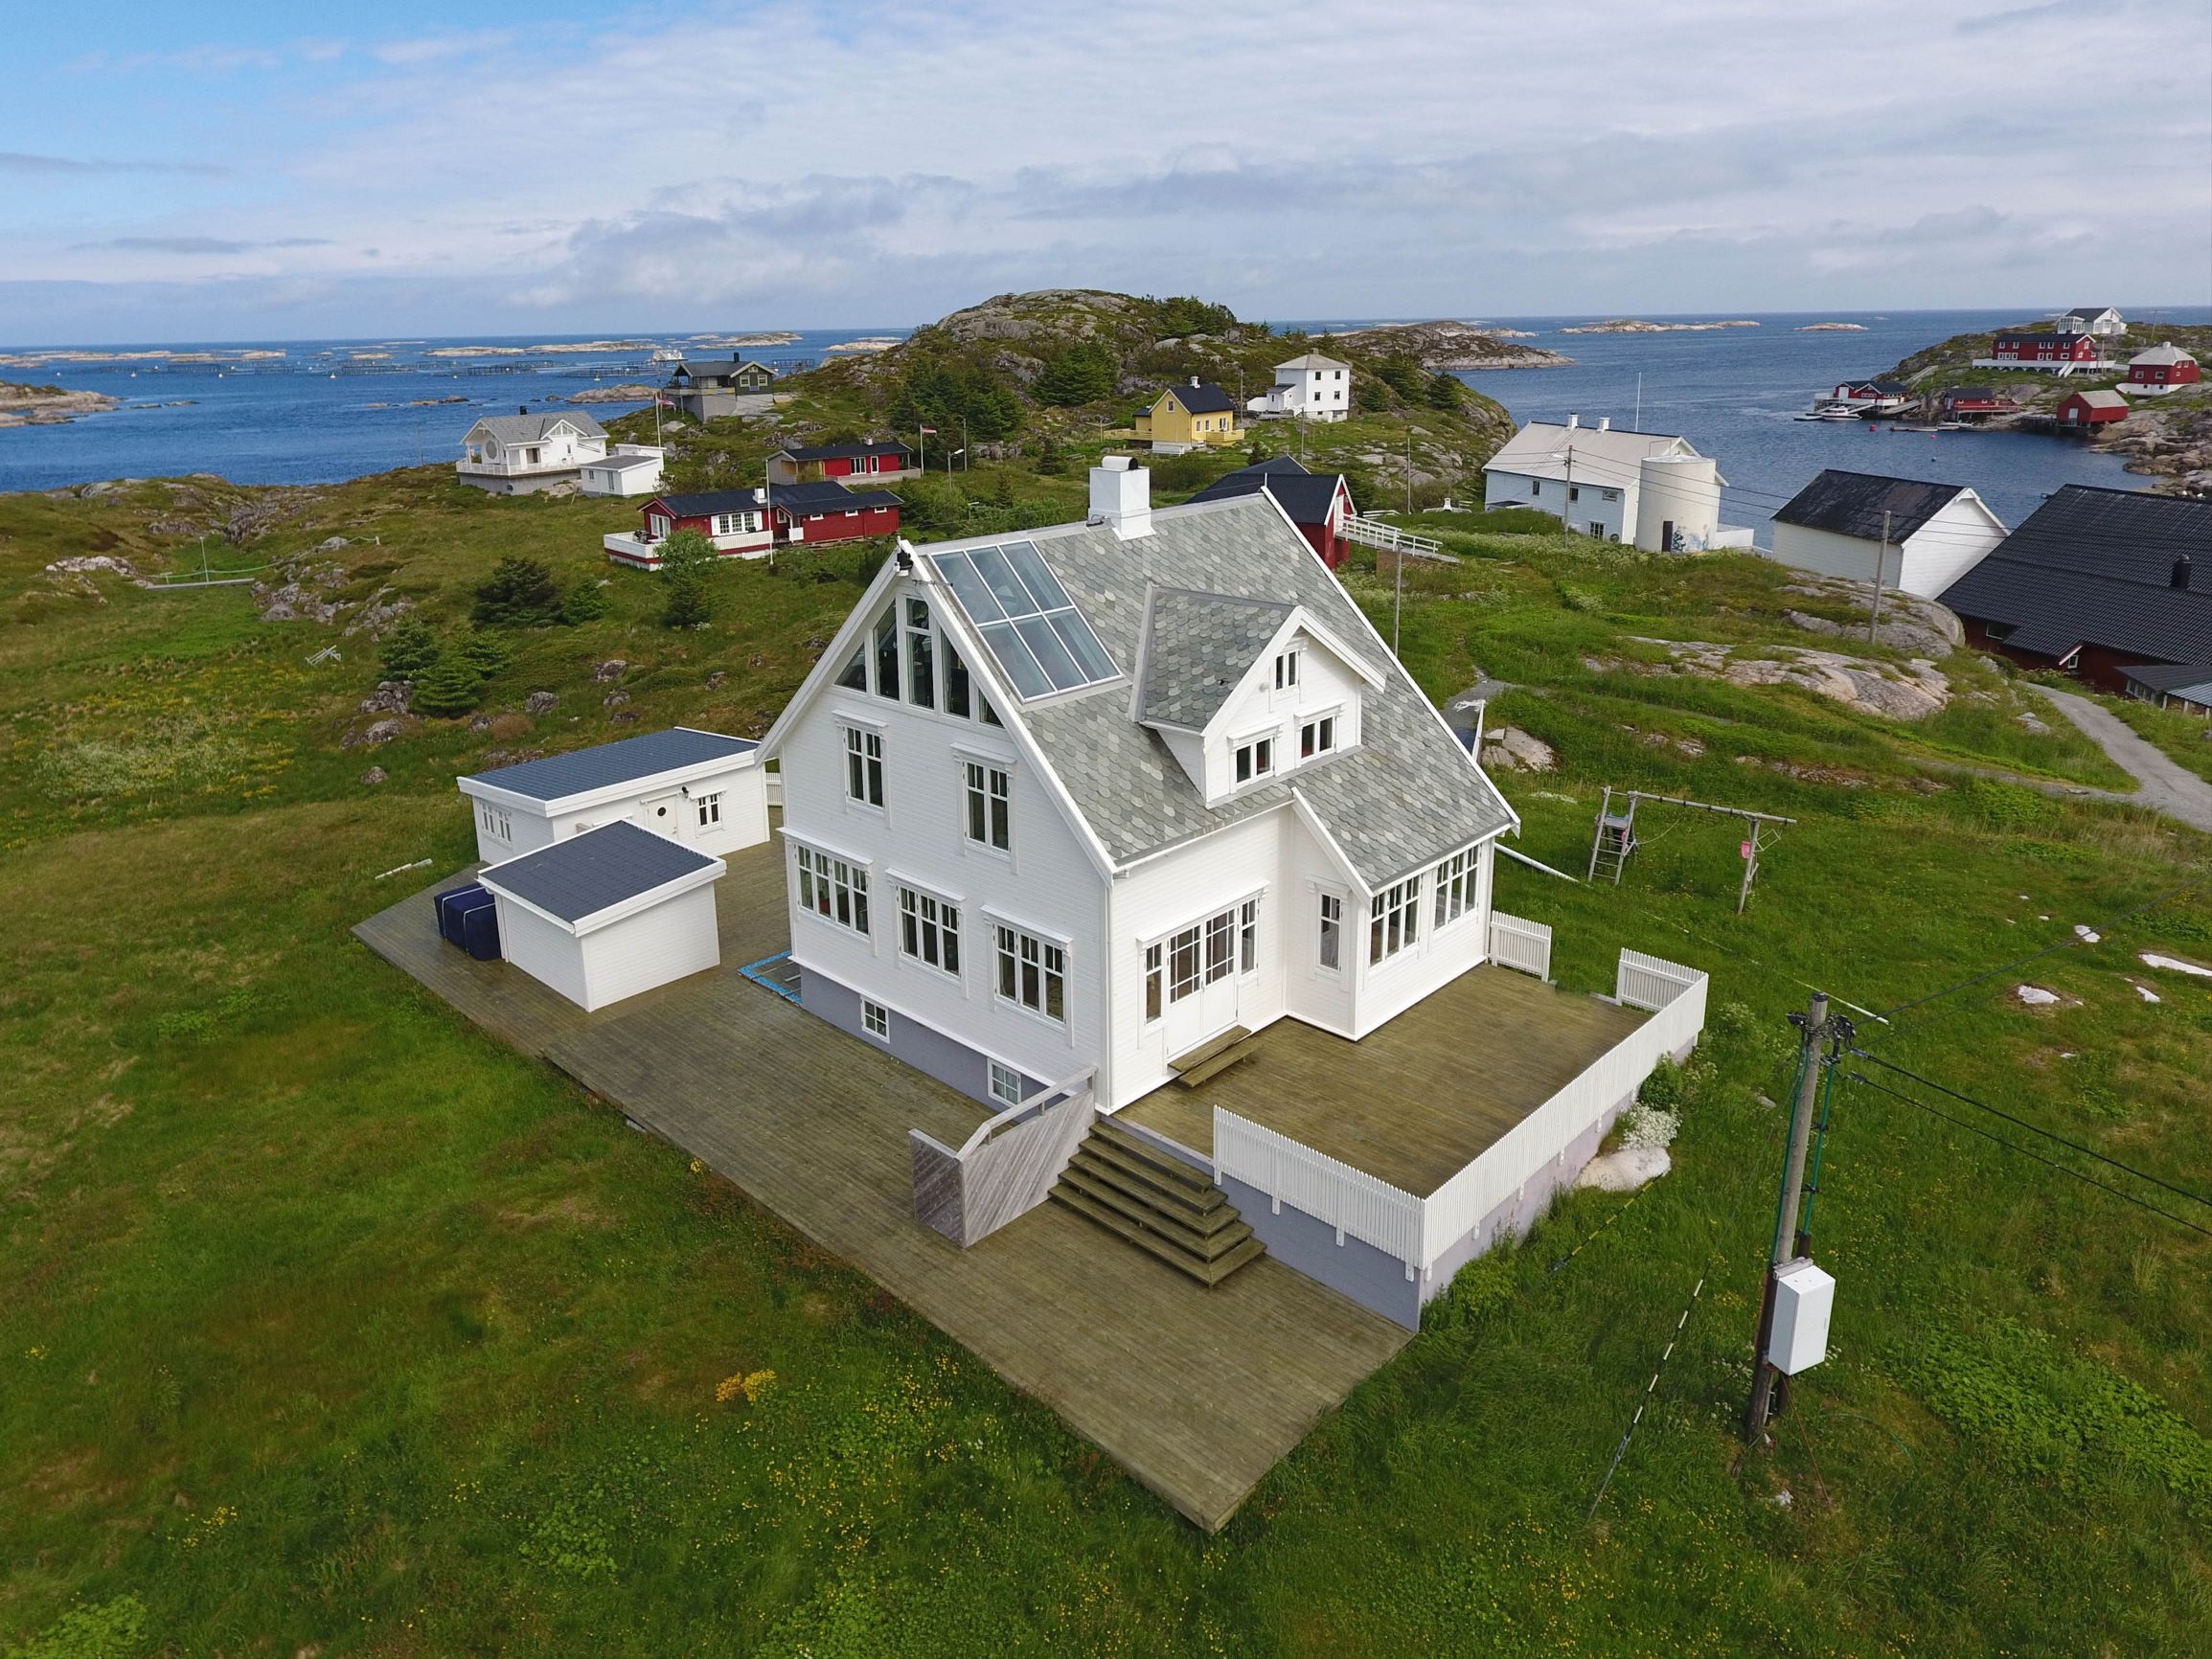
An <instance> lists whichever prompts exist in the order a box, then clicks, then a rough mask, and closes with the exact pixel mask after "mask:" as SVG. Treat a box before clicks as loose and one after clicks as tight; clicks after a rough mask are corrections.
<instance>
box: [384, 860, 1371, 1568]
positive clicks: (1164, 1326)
mask: <svg viewBox="0 0 2212 1659" xmlns="http://www.w3.org/2000/svg"><path fill="white" fill-rule="evenodd" d="M728 863H729V867H730V873H729V875H727V876H725V877H724V878H723V879H722V881H721V882H720V883H719V884H718V888H717V898H718V913H719V918H720V926H721V933H722V962H723V965H724V966H722V967H720V968H719V969H717V970H714V971H711V972H707V973H702V974H696V975H694V976H693V977H692V978H690V979H686V980H680V981H678V982H677V983H676V984H674V985H670V986H664V987H662V988H661V989H658V990H653V991H649V992H648V993H646V994H645V995H644V996H641V997H637V998H634V999H632V1000H631V1001H629V1002H626V1003H620V1004H617V1005H616V1006H615V1007H613V1008H610V1009H603V1010H601V1011H598V1012H596V1013H592V1014H586V1013H584V1012H582V1011H581V1010H579V1009H577V1008H576V1007H575V1006H574V1005H572V1004H570V1003H568V1002H566V1001H565V1000H563V999H562V998H561V997H559V995H557V994H556V993H555V992H553V991H551V990H549V989H546V988H545V987H543V986H541V985H539V984H538V983H537V982H536V981H535V980H533V979H531V978H530V977H529V976H527V975H526V974H524V973H522V972H521V971H520V970H519V969H517V968H515V967H513V966H512V965H511V964H508V963H503V962H492V963H483V962H472V961H470V960H469V959H468V958H467V957H466V956H464V955H462V953H461V952H459V951H457V950H454V949H452V948H451V947H450V946H447V945H445V944H444V943H440V941H439V939H438V937H437V933H436V930H435V925H434V921H433V918H432V914H431V906H430V900H429V898H428V897H427V893H424V894H417V895H414V896H412V897H410V898H405V899H402V900H401V901H400V902H399V903H398V904H396V905H394V906H393V907H392V908H391V909H389V910H386V911H384V912H382V913H381V914H379V915H377V916H375V917H372V918H371V919H370V920H367V921H364V922H362V923H361V924H360V925H359V926H358V927H356V928H355V929H354V932H355V934H356V935H358V936H359V937H360V939H361V940H362V941H363V943H366V944H368V945H369V946H370V948H371V949H373V950H375V951H376V953H377V954H378V955H380V956H383V957H384V958H385V959H386V960H388V961H390V962H392V963H393V964H394V965H396V966H399V967H400V968H401V969H403V970H404V971H406V972H407V973H409V974H411V975H413V976H414V977H415V978H416V979H418V980H420V981H421V982H422V984H423V985H425V986H427V987H428V988H429V989H432V990H434V991H436V992H437V993H438V994H439V995H441V996H443V997H444V998H445V1000H446V1001H448V1002H449V1003H451V1004H452V1005H453V1006H454V1007H455V1008H456V1009H458V1010H459V1011H461V1012H462V1013H464V1014H465V1015H467V1017H468V1018H469V1019H471V1020H473V1021H475V1022H476V1023H477V1024H478V1025H480V1026H482V1027H484V1028H485V1029H486V1030H487V1031H489V1032H490V1033H492V1034H495V1035H497V1036H499V1037H501V1038H502V1039H504V1040H506V1041H508V1042H511V1043H513V1044H514V1045H515V1046H516V1047H518V1048H520V1049H522V1050H523V1051H524V1052H526V1053H529V1054H534V1055H539V1056H542V1057H545V1058H546V1059H548V1060H550V1061H551V1062H552V1063H553V1064H555V1065H558V1066H559V1067H560V1068H561V1070H563V1071H565V1072H567V1073H569V1074H570V1075H571V1076H573V1077H575V1078H576V1079H577V1080H578V1081H579V1082H581V1083H582V1085H583V1086H584V1087H586V1088H588V1089H590V1090H592V1091H593V1092H594V1093H596V1094H598V1095H600V1096H602V1097H603V1098H604V1099H605V1100H607V1101H609V1102H613V1103H615V1104H616V1105H618V1106H620V1108H621V1109H622V1110H623V1111H624V1112H626V1113H627V1114H628V1115H629V1116H630V1117H631V1118H633V1119H635V1120H636V1121H637V1122H638V1123H640V1124H643V1125H646V1126H647V1127H649V1128H650V1129H652V1130H653V1131H655V1132H656V1133H658V1134H660V1135H662V1136H664V1137H666V1138H667V1139H668V1140H670V1141H672V1142H673V1143H674V1144H675V1145H676V1146H678V1147H680V1148H683V1149H684V1150H685V1151H687V1152H688V1153H690V1154H691V1155H692V1156H694V1157H696V1158H699V1159H701V1160H702V1161H704V1162H705V1163H707V1164H709V1165H711V1166H712V1167H713V1168H714V1169H715V1170H718V1171H719V1172H720V1173H721V1174H723V1175H726V1176H727V1177H728V1178H729V1179H730V1180H732V1181H734V1182H735V1183H736V1184H737V1185H738V1186H739V1187H741V1189H743V1190H744V1192H745V1193H747V1194H748V1195H750V1196H751V1197H752V1198H754V1199H755V1200H756V1201H757V1202H759V1203H760V1204H762V1205H763V1206H764V1207H765V1208H767V1209H768V1210H770V1211H772V1212H774V1213H775V1214H776V1215H777V1216H781V1217H782V1218H783V1219H784V1220H785V1221H787V1222H788V1223H789V1224H790V1225H792V1226H794V1227H796V1228H798V1229H799V1230H800V1231H801V1232H803V1233H805V1234H806V1235H807V1236H808V1237H810V1239H814V1240H815V1241H816V1242H817V1243H819V1244H820V1245H822V1246H823V1247H824V1248H825V1249H827V1250H829V1251H831V1252H832V1253H833V1254H835V1255H837V1256H840V1257H842V1258H844V1259H845V1260H846V1261H851V1262H852V1263H853V1264H854V1265H855V1267H857V1268H859V1269H860V1270H861V1271H862V1272H864V1273H866V1274H868V1275H869V1276H870V1277H871V1278H873V1279H874V1280H876V1282H877V1283H878V1284H881V1285H883V1286H884V1287H885V1288H886V1289H888V1290H890V1291H891V1292H892V1293H893V1294H894V1295H896V1296H898V1297H900V1298H901V1300H902V1301H904V1302H905V1303H906V1304H907V1305H908V1306H909V1307H913V1308H914V1309H915V1310H916V1311H917V1312H919V1313H920V1314H921V1315H922V1316H923V1317H924V1318H925V1319H927V1320H929V1321H930V1322H931V1323H932V1324H934V1325H936V1326H937V1327H938V1329H941V1330H943V1331H945V1332H946V1334H947V1335H949V1336H950V1337H952V1338H953V1339H954V1340H955V1341H957V1342H959V1343H961V1344H963V1345H964V1346H966V1347H967V1348H968V1349H969V1350H970V1351H971V1352H974V1353H975V1354H976V1355H977V1356H978V1357H980V1358H981V1359H983V1360H984V1361H985V1362H986V1363H988V1364H989V1365H990V1366H991V1367H992V1369H993V1370H995V1371H996V1372H997V1373H998V1374H999V1375H1001V1376H1002V1377H1004V1378H1005V1379H1006V1380H1007V1381H1008V1382H1010V1383H1012V1384H1013V1385H1014V1386H1015V1388H1018V1389H1020V1390H1021V1391H1022V1392H1024V1393H1026V1394H1029V1395H1031V1396H1033V1397H1035V1398H1038V1399H1039V1400H1042V1401H1043V1402H1044V1403H1045V1404H1047V1405H1049V1406H1051V1407H1052V1408H1053V1409H1054V1410H1055V1411H1057V1412H1059V1413H1060V1416H1061V1418H1062V1419H1063V1420H1066V1422H1067V1423H1068V1424H1069V1426H1071V1427H1072V1428H1074V1429H1075V1431H1076V1432H1077V1433H1078V1434H1081V1435H1083V1437H1085V1438H1086V1439H1088V1440H1091V1441H1093V1442H1095V1443H1097V1444H1098V1445H1099V1446H1100V1447H1101V1448H1103V1449H1104V1450H1105V1451H1106V1453H1107V1454H1108V1455H1109V1456H1111V1457H1112V1458H1113V1459H1114V1460H1115V1462H1117V1463H1119V1464H1120V1465H1121V1466H1123V1467H1124V1468H1126V1469H1128V1470H1129V1473H1130V1474H1132V1475H1134V1476H1135V1477H1136V1478H1137V1479H1138V1480H1139V1481H1141V1482H1142V1483H1143V1484H1144V1485H1145V1486H1147V1487H1149V1488H1150V1489H1152V1491H1154V1492H1156V1493H1158V1494H1159V1496H1160V1497H1162V1498H1163V1499H1165V1500H1166V1501H1167V1502H1168V1503H1170V1504H1172V1505H1173V1506H1174V1508H1175V1509H1176V1510H1178V1511H1181V1512H1182V1513H1183V1514H1184V1515H1186V1516H1188V1517H1189V1518H1190V1519H1191V1520H1193V1521H1195V1522H1196V1523H1197V1524H1198V1525H1199V1526H1201V1527H1203V1528H1205V1529H1207V1530H1208V1531H1212V1530H1213V1529H1215V1528H1218V1527H1220V1525H1221V1524H1222V1523H1223V1522H1224V1521H1226V1520H1227V1519H1228V1518H1229V1516H1230V1515H1231V1514H1233V1513H1234V1512H1235V1511H1236V1510H1237V1507H1238V1506H1239V1505H1240V1504H1242V1503H1243V1500H1244V1498H1245V1497H1246V1495H1247V1494H1248V1493H1249V1492H1250V1491H1251V1489H1252V1488H1253V1487H1254V1486H1256V1485H1257V1484H1258V1483H1259V1481H1260V1480H1261V1478H1262V1477H1263V1476H1265V1475H1266V1472H1267V1471H1268V1469H1270V1468H1272V1467H1273V1466H1274V1465H1275V1464H1276V1463H1277V1462H1278V1461H1279V1460H1280V1459H1281V1458H1283V1457H1284V1456H1285V1455H1286V1454H1288V1452H1289V1451H1290V1450H1291V1449H1292V1448H1293V1447H1295V1446H1296V1445H1297V1443H1299V1441H1301V1440H1302V1439H1304V1438H1305V1436H1306V1434H1307V1432H1308V1431H1309V1430H1310V1429H1311V1427H1312V1426H1313V1424H1314V1422H1315V1421H1317V1420H1319V1419H1320V1418H1321V1416H1322V1415H1323V1414H1324V1413H1326V1412H1328V1411H1330V1410H1332V1409H1333V1408H1334V1407H1335V1406H1336V1405H1337V1404H1338V1403H1339V1402H1341V1401H1342V1399H1343V1398H1344V1397H1345V1396H1346V1395H1348V1394H1349V1393H1351V1391H1352V1390H1353V1389H1354V1388H1356V1387H1357V1386H1358V1384H1359V1383H1360V1382H1361V1381H1362V1380H1364V1379H1365V1378H1366V1377H1367V1376H1368V1375H1371V1374H1372V1373H1373V1372H1374V1371H1376V1370H1377V1369H1378V1368H1379V1367H1380V1366H1381V1365H1383V1364H1384V1363H1385V1362H1386V1361H1388V1360H1389V1359H1390V1357H1391V1356H1392V1355H1393V1354H1395V1353H1396V1352H1398V1350H1399V1349H1400V1348H1401V1347H1402V1346H1403V1345H1404V1344H1405V1342H1406V1341H1407V1340H1409V1334H1410V1333H1409V1332H1407V1331H1405V1330H1404V1329H1402V1328H1400V1327H1399V1326H1397V1325H1394V1324H1392V1323H1391V1322H1390V1321H1388V1320H1386V1319H1383V1318H1382V1317H1380V1315H1378V1314H1374V1313H1370V1312H1368V1311H1367V1310H1366V1309H1365V1308H1363V1307H1358V1306H1357V1305H1356V1304H1354V1303H1352V1302H1351V1301H1349V1300H1347V1299H1346V1298H1344V1297H1341V1296H1338V1295H1337V1294H1336V1293H1335V1292H1334V1291H1331V1290H1328V1289H1325V1288H1323V1287H1322V1286H1321V1285H1319V1284H1315V1283H1314V1282H1313V1281H1311V1280H1310V1279H1307V1278H1306V1277H1304V1276H1303V1275H1301V1274H1299V1273H1295V1272H1293V1271H1292V1270H1291V1269H1289V1268H1288V1267H1286V1266H1284V1265H1282V1263H1280V1262H1278V1261H1274V1260H1273V1259H1272V1258H1267V1257H1262V1258H1261V1259H1260V1260H1257V1261H1252V1262H1251V1263H1250V1264H1249V1265H1248V1266H1246V1267H1244V1268H1243V1270H1242V1271H1239V1272H1237V1273H1236V1274H1235V1275H1234V1277H1232V1278H1229V1279H1227V1280H1226V1281H1225V1282H1223V1283H1221V1284H1219V1285H1217V1286H1216V1287H1214V1288H1212V1289H1208V1288H1206V1287H1205V1286H1204V1285H1203V1284H1198V1283H1195V1282H1194V1281H1193V1280H1191V1279H1189V1278H1186V1277H1185V1276H1184V1275H1183V1274H1181V1273H1179V1272H1177V1271H1176V1270H1175V1269H1174V1268H1173V1267H1171V1266H1169V1265H1168V1264H1167V1263H1166V1262H1164V1261H1158V1260H1155V1259H1154V1258H1153V1257H1152V1256H1150V1255H1148V1254H1146V1253H1144V1252H1143V1251H1141V1250H1136V1249H1131V1248H1129V1246H1128V1245H1126V1244H1124V1243H1120V1242H1117V1241H1116V1240H1115V1239H1111V1238H1109V1237H1107V1236H1106V1233H1104V1232H1103V1231H1101V1230H1100V1228H1099V1227H1098V1225H1097V1224H1095V1223H1094V1222H1093V1221H1091V1220H1089V1219H1087V1218H1085V1217H1083V1216H1078V1215H1077V1214H1075V1212H1074V1211H1072V1210H1070V1209H1067V1208H1065V1207H1063V1206H1061V1205H1059V1204H1042V1205H1039V1206H1038V1208H1037V1209H1035V1210H1032V1211H1030V1212H1029V1213H1028V1214H1027V1215H1025V1216H1021V1217H1020V1218H1019V1219H1018V1220H1016V1221H1015V1222H1013V1223H1012V1224H1011V1225H1009V1226H1007V1227H1004V1228H1002V1229H1001V1230H1000V1231H998V1232H996V1233H994V1234H992V1236H991V1237H989V1238H987V1239H984V1240H983V1241H982V1242H981V1243H979V1244H976V1245H974V1246H973V1247H972V1248H969V1249H967V1250H963V1249H961V1248H960V1247H959V1246H958V1245H956V1244H953V1243H952V1242H951V1241H950V1240H948V1239H944V1238H942V1237H940V1236H939V1235H938V1234H936V1233H935V1232H933V1231H931V1230H930V1229H929V1228H928V1227H926V1226H924V1225H923V1224H922V1223H921V1222H920V1221H918V1220H916V1219H915V1217H914V1213H913V1172H912V1168H911V1164H910V1159H909V1150H908V1140H907V1130H908V1129H910V1128H919V1129H923V1130H925V1131H927V1132H928V1133H929V1134H932V1135H934V1136H936V1137H937V1138H938V1139H940V1140H942V1141H945V1142H946V1144H947V1145H950V1146H955V1147H957V1146H959V1145H960V1144H961V1142H962V1141H964V1140H965V1139H966V1138H967V1136H968V1134H969V1131H970V1130H972V1129H973V1128H974V1127H975V1125H977V1124H979V1123H981V1122H982V1121H983V1118H984V1115H985V1114H984V1112H983V1109H982V1107H981V1106H979V1105H978V1104H976V1103H975V1102H972V1101H970V1100H969V1099H968V1098H967V1097H966V1096H963V1095H959V1094H956V1093H954V1092H953V1091H952V1090H950V1089H947V1088H945V1087H943V1086H942V1085H940V1084H938V1083H936V1082H934V1081H932V1080H931V1079H928V1078H925V1077H924V1076H923V1075H922V1074H921V1073H919V1072H916V1071H914V1070H912V1069H911V1068H909V1067H906V1066H904V1065H901V1063H900V1062H898V1061H897V1060H895V1059H892V1058H891V1057H889V1056H888V1055H885V1054H883V1053H882V1052H881V1051H879V1050H878V1049H876V1048H874V1047H873V1046H871V1045H869V1044H866V1043H863V1042H861V1041H859V1040H858V1039H857V1038H855V1037H849V1036H847V1035H845V1034H843V1033H841V1032H839V1031H837V1030H835V1029H834V1028H832V1027H831V1026H829V1025H827V1024H825V1023H824V1022H823V1021H821V1020H818V1019H816V1018H815V1017H814V1016H813V1015H811V1014H810V1013H808V1012H807V1011H805V1010H804V1009H801V1008H798V1007H796V1006H794V1005H793V1004H791V1003H789V1002H787V1001H786V1000H785V999H784V998H783V997H781V996H778V995H776V994H775V993H774V992H772V991H770V990H768V989H764V987H762V986H760V985H757V984H755V983H753V982H752V981H750V980H748V979H746V978H745V977H744V976H743V974H742V973H741V971H740V965H742V964H747V963H758V962H760V961H762V960H763V959H764V958H766V957H769V956H773V955H774V954H776V953H777V952H779V951H781V950H784V949H786V948H787V946H788V943H789V941H788V932H787V926H786V921H785V909H784V875H783V861H782V858H781V855H780V850H779V849H778V848H776V847H774V846H768V847H763V848H754V849H749V850H747V851H745V852H738V853H734V854H732V855H730V857H729V859H728ZM461 879H465V875H456V876H455V877H453V878H451V879H450V880H448V881H445V882H441V883H439V884H438V886H439V887H445V886H450V885H453V883H454V882H455V881H459V880H461ZM435 890H436V889H431V890H429V891H435ZM771 1057H772V1063H769V1062H770V1060H771Z"/></svg>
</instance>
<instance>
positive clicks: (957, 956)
mask: <svg viewBox="0 0 2212 1659" xmlns="http://www.w3.org/2000/svg"><path fill="white" fill-rule="evenodd" d="M891 880H892V884H893V886H894V887H895V888H896V889H897V892H898V896H899V957H900V960H901V962H910V963H912V964H913V965H914V966H916V967H919V968H924V969H926V970H928V971H929V972H931V973H934V974H940V975H942V976H944V977H945V978H946V979H949V980H951V981H952V982H953V983H954V984H955V985H957V984H960V983H961V971H962V966H963V957H964V954H965V953H964V952H963V950H962V948H961V946H962V943H963V941H962V939H961V931H960V930H961V923H962V920H963V919H962V916H961V912H962V911H964V910H966V909H967V908H968V907H967V906H966V905H965V904H963V903H962V902H961V901H960V900H959V899H957V898H946V897H945V896H944V895H943V894H940V893H937V892H934V891H932V890H931V889H929V888H927V887H921V886H917V885H916V884H915V883H913V882H911V881H907V880H905V879H903V878H902V877H901V876H898V875H893V876H892V877H891ZM948 918H949V920H947V919H948ZM909 921H911V924H912V932H913V934H914V948H912V949H909V948H907V943H906V936H907V932H908V927H909ZM932 939H934V941H935V945H936V955H937V960H936V961H934V962H932V961H931V960H930V954H929V950H928V946H929V945H930V943H931V942H932Z"/></svg>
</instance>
